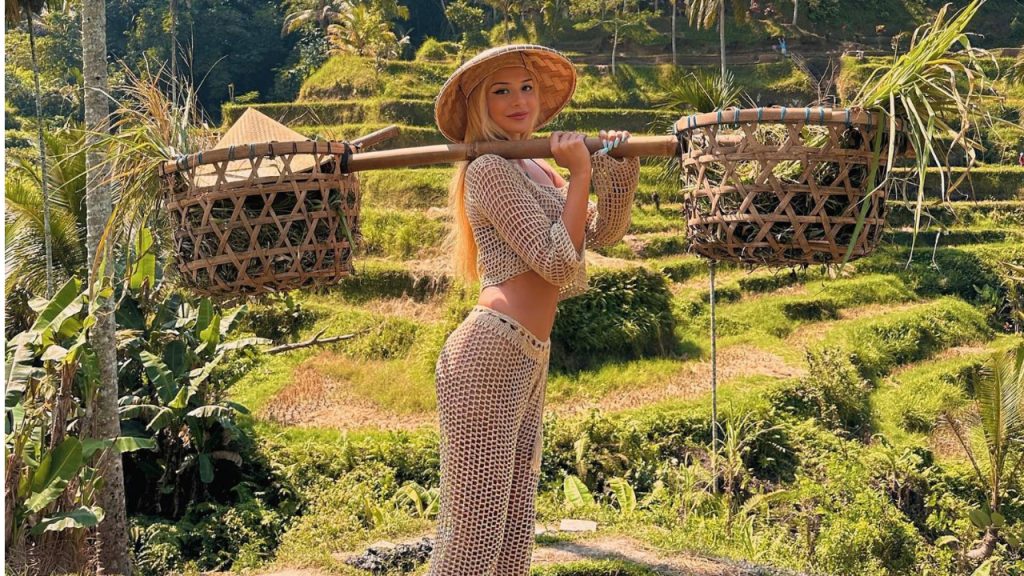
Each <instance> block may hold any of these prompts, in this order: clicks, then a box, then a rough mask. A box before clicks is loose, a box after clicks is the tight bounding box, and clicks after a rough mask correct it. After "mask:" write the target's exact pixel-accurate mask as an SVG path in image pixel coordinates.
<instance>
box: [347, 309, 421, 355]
mask: <svg viewBox="0 0 1024 576" xmlns="http://www.w3.org/2000/svg"><path fill="white" fill-rule="evenodd" d="M419 328H420V327H419V325H418V324H416V323H415V322H411V321H409V320H406V319H404V318H385V319H384V321H383V322H381V323H380V324H378V325H377V326H375V327H374V328H372V329H371V330H370V332H369V333H368V334H365V335H362V336H360V337H359V338H357V339H356V340H355V343H354V344H353V345H352V346H351V347H349V351H350V352H351V353H352V354H353V355H356V356H359V357H362V358H366V359H368V360H389V359H394V358H402V357H404V356H405V355H406V354H407V353H408V352H409V349H410V348H411V347H412V345H413V343H414V342H415V341H416V336H417V334H418V333H419Z"/></svg>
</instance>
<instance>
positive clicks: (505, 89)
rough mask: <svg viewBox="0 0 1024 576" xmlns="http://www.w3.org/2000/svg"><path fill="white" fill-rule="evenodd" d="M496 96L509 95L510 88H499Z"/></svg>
mask: <svg viewBox="0 0 1024 576" xmlns="http://www.w3.org/2000/svg"><path fill="white" fill-rule="evenodd" d="M494 93H495V94H508V88H498V89H497V90H495V91H494Z"/></svg>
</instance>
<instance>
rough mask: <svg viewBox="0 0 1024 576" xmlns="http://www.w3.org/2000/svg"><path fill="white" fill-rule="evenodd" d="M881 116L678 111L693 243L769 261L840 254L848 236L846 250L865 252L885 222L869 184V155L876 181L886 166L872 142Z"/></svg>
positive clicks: (712, 254) (705, 250) (724, 255)
mask: <svg viewBox="0 0 1024 576" xmlns="http://www.w3.org/2000/svg"><path fill="white" fill-rule="evenodd" d="M880 120H881V119H880V118H879V117H878V115H877V114H875V115H872V114H870V113H868V112H862V111H854V110H831V109H829V108H795V109H788V110H787V109H786V108H756V109H738V108H734V109H729V110H724V111H719V112H713V113H709V114H699V115H694V116H687V117H683V118H681V119H680V120H679V121H678V122H677V124H676V132H677V135H678V136H679V138H680V140H681V147H680V148H681V150H682V153H681V162H680V166H681V172H682V178H683V183H684V189H685V192H686V194H685V201H684V212H685V216H686V221H687V228H688V232H689V238H690V242H691V245H692V247H693V250H694V251H695V252H697V253H698V254H700V255H703V256H706V257H708V258H711V259H713V260H727V261H733V262H739V263H744V264H753V265H776V266H784V265H799V264H817V263H838V262H842V261H843V260H844V258H845V257H846V253H847V250H848V249H849V247H850V245H851V243H852V246H853V247H852V251H851V253H850V257H849V259H850V260H853V259H856V258H861V257H863V256H866V255H867V254H869V253H871V251H872V250H874V248H875V247H876V246H877V245H878V242H879V240H880V239H881V237H882V230H883V225H884V223H885V199H886V192H885V191H884V190H882V189H880V188H878V187H874V189H873V190H868V186H869V182H868V180H869V173H870V172H871V164H872V162H873V161H876V160H875V159H876V158H877V162H878V167H877V173H876V177H875V180H874V181H875V182H882V180H883V177H884V174H885V170H886V165H885V164H886V159H887V152H886V151H885V150H882V151H881V152H880V153H879V154H878V155H877V156H876V154H875V153H874V152H873V151H872V146H873V144H874V142H875V136H876V132H877V131H878V130H880V129H882V128H881V127H880ZM886 138H887V135H886ZM900 141H901V142H902V138H901V139H900ZM880 142H882V143H883V144H884V142H885V139H884V138H883V139H882V140H880ZM865 203H866V204H865ZM862 209H863V210H866V212H864V217H863V226H862V227H861V228H860V229H859V230H857V222H858V218H859V216H860V215H861V212H862ZM855 233H856V237H854V235H855Z"/></svg>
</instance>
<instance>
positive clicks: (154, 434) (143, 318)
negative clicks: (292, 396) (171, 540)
mask: <svg viewBox="0 0 1024 576" xmlns="http://www.w3.org/2000/svg"><path fill="white" fill-rule="evenodd" d="M145 257H146V256H145V253H136V254H134V255H133V259H134V262H135V266H133V269H134V270H136V272H137V271H139V270H144V268H139V267H138V263H139V262H140V261H142V260H144V259H145ZM129 276H130V275H129ZM161 288H162V286H161V284H160V283H159V282H158V281H157V278H156V276H155V274H153V275H152V276H150V277H148V278H145V279H144V280H142V281H141V282H140V283H139V288H136V289H131V288H130V287H129V286H124V287H122V288H121V293H120V294H119V298H118V307H117V309H116V311H115V318H116V320H117V323H118V325H119V326H120V328H121V329H122V331H123V333H124V337H123V338H121V339H120V340H119V342H118V344H119V352H120V354H122V356H123V357H124V358H125V361H124V363H123V364H122V366H121V369H120V372H119V375H118V376H119V380H120V383H121V386H122V387H123V390H124V398H122V400H121V410H120V413H121V418H122V428H123V429H125V430H131V431H133V432H134V433H135V434H136V435H138V436H142V437H147V438H152V440H153V441H154V443H155V445H156V446H157V448H158V451H157V453H155V454H143V455H137V456H136V457H133V458H130V459H127V461H126V462H125V470H126V476H133V475H137V476H135V477H136V482H135V483H132V484H131V485H130V487H131V488H130V491H131V493H130V494H129V495H128V497H127V498H128V500H129V501H131V502H133V503H135V504H136V505H137V506H138V508H136V510H138V511H139V512H143V513H148V514H157V515H163V516H165V517H170V518H179V517H180V516H181V515H182V514H183V513H184V511H185V510H186V509H187V508H188V505H189V504H190V503H193V502H195V501H208V500H217V499H224V498H225V497H226V495H227V494H230V491H231V489H232V488H234V486H235V483H237V482H238V479H239V478H238V472H239V471H240V470H241V468H242V465H243V453H244V452H245V449H246V448H247V446H248V442H249V439H248V438H247V434H246V433H245V431H244V430H243V429H241V428H239V427H238V426H237V425H236V420H235V418H236V414H237V413H241V414H246V413H248V411H247V410H246V409H245V407H243V406H241V405H238V404H236V403H234V402H230V401H227V400H226V391H227V388H228V387H229V386H230V385H231V384H233V383H234V380H235V379H237V377H238V376H239V375H240V372H244V370H245V369H247V368H248V367H249V366H246V365H245V364H246V360H245V356H241V359H242V360H241V362H242V367H241V369H239V368H237V367H234V366H232V363H229V362H227V361H226V360H228V359H230V357H234V356H236V355H237V354H241V353H244V351H245V349H246V348H247V347H250V346H253V345H255V344H261V343H265V342H266V341H265V340H261V339H258V338H244V339H231V334H232V332H233V330H234V329H235V325H236V322H237V320H238V319H240V317H241V316H243V315H244V314H245V307H242V308H239V309H236V310H234V311H233V312H231V313H229V314H223V315H222V313H221V311H220V310H218V309H216V308H215V307H214V306H213V304H212V302H211V301H210V300H209V299H208V298H202V299H199V300H198V301H189V300H188V299H187V298H185V297H183V296H182V295H180V294H177V293H164V292H163V291H162V290H161Z"/></svg>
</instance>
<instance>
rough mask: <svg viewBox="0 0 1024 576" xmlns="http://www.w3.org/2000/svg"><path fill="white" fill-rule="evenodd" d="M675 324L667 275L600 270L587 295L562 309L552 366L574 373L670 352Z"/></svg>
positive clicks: (640, 270)
mask: <svg viewBox="0 0 1024 576" xmlns="http://www.w3.org/2000/svg"><path fill="white" fill-rule="evenodd" d="M674 326H675V321H674V319H673V317H672V314H671V294H670V293H669V291H668V286H667V284H666V283H665V277H664V276H662V275H661V274H658V273H656V272H651V271H649V270H647V269H645V268H634V269H630V270H620V271H614V272H598V273H595V274H594V275H593V276H592V277H591V279H590V289H589V290H588V291H587V292H586V293H585V294H583V295H581V296H577V297H576V298H572V299H569V300H567V301H565V302H564V303H562V304H561V306H560V307H559V313H558V315H557V316H556V318H555V325H554V329H553V331H552V333H551V341H552V365H553V366H555V367H558V368H562V369H566V368H568V369H575V368H579V367H581V366H585V365H591V364H595V363H600V362H602V361H605V360H606V359H609V358H637V357H643V356H650V355H656V354H667V353H671V352H674V351H675V349H676V345H677V344H676V342H675V337H674V335H673V328H674Z"/></svg>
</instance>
